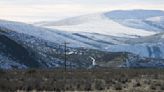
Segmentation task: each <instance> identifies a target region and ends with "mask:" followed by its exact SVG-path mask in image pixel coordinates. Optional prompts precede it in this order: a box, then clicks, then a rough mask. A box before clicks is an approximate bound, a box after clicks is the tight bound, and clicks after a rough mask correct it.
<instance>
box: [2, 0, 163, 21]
mask: <svg viewBox="0 0 164 92" xmlns="http://www.w3.org/2000/svg"><path fill="white" fill-rule="evenodd" d="M120 9H159V10H164V0H149V1H148V0H94V1H93V0H1V1H0V12H1V13H0V18H1V19H12V20H17V21H27V20H28V21H33V20H34V19H36V20H37V19H38V21H39V20H41V19H42V20H47V19H53V20H56V19H62V18H66V17H71V16H78V15H83V14H88V13H95V12H104V11H110V10H120Z"/></svg>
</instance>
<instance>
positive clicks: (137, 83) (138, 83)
mask: <svg viewBox="0 0 164 92" xmlns="http://www.w3.org/2000/svg"><path fill="white" fill-rule="evenodd" d="M140 86H141V83H140V82H136V83H134V85H133V87H140Z"/></svg>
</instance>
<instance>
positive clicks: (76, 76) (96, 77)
mask: <svg viewBox="0 0 164 92" xmlns="http://www.w3.org/2000/svg"><path fill="white" fill-rule="evenodd" d="M20 90H24V91H34V92H37V91H59V92H60V91H76V92H78V91H90V92H93V91H94V92H95V91H97V92H154V91H158V92H163V91H164V70H163V69H92V70H80V69H78V70H68V71H67V72H63V70H61V69H55V70H35V69H30V70H22V71H21V70H12V71H2V70H1V71H0V92H13V91H19V92H23V91H20Z"/></svg>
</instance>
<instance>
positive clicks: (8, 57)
mask: <svg viewBox="0 0 164 92" xmlns="http://www.w3.org/2000/svg"><path fill="white" fill-rule="evenodd" d="M133 11H135V12H136V11H137V13H136V14H138V12H139V11H141V12H142V13H143V15H144V11H145V15H144V16H143V17H142V19H141V15H138V16H139V18H138V19H136V17H135V18H134V19H132V18H131V19H130V17H129V18H121V17H120V18H111V15H110V14H109V13H113V12H108V13H98V14H90V15H83V16H78V17H73V18H68V19H64V20H61V21H52V22H40V23H35V24H34V25H31V24H25V23H19V22H12V21H4V20H0V38H1V40H0V46H1V47H2V48H0V63H1V65H0V68H3V69H12V68H19V69H20V68H24V69H25V68H32V67H35V68H58V67H60V68H61V67H63V65H64V46H63V43H64V42H65V41H66V42H69V44H68V48H67V57H68V60H67V61H68V62H67V66H71V67H73V68H79V67H80V68H92V67H164V60H163V59H164V49H163V48H164V33H163V31H162V28H163V15H162V13H161V12H162V11H148V10H133ZM133 11H119V12H121V13H124V12H129V13H128V14H130V15H131V14H132V13H135V12H133ZM148 12H150V13H148ZM151 12H153V13H151ZM159 12H160V13H159ZM125 14H127V13H125ZM151 14H152V15H151ZM130 15H127V16H124V14H123V15H119V16H124V17H128V16H130ZM132 15H133V14H132ZM134 15H135V14H134ZM148 15H149V16H148ZM135 16H137V15H135ZM134 21H135V22H134ZM138 21H140V22H138ZM143 23H144V24H143ZM149 29H151V30H149ZM2 39H3V40H2ZM16 52H18V53H16Z"/></svg>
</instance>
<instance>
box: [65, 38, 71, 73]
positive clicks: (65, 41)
mask: <svg viewBox="0 0 164 92" xmlns="http://www.w3.org/2000/svg"><path fill="white" fill-rule="evenodd" d="M67 44H70V43H68V42H66V41H65V42H64V70H65V72H66V70H67Z"/></svg>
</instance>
